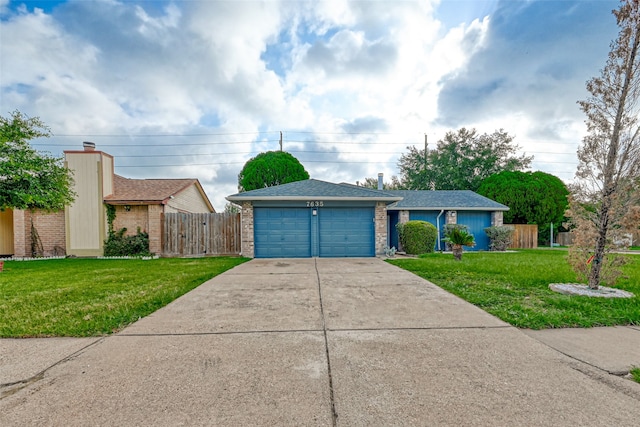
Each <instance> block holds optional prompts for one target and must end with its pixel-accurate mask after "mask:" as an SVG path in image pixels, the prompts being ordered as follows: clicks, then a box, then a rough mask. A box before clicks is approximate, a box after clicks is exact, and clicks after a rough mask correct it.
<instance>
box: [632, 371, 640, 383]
mask: <svg viewBox="0 0 640 427" xmlns="http://www.w3.org/2000/svg"><path fill="white" fill-rule="evenodd" d="M630 374H631V378H633V380H634V381H635V382H637V383H640V368H631V372H630Z"/></svg>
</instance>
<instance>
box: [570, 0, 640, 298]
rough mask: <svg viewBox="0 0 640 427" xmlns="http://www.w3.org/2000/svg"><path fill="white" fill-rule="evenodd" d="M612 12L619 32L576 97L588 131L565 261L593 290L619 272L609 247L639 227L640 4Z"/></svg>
mask: <svg viewBox="0 0 640 427" xmlns="http://www.w3.org/2000/svg"><path fill="white" fill-rule="evenodd" d="M613 13H614V15H615V17H616V20H617V24H618V26H619V27H620V32H619V34H618V37H617V38H616V40H614V42H613V43H612V44H611V51H610V52H609V57H608V59H607V62H606V65H605V67H604V69H602V71H601V73H600V76H599V77H594V78H592V79H591V80H589V81H588V82H587V90H588V91H589V93H590V96H589V97H588V98H587V99H586V100H583V101H580V102H578V103H579V104H580V107H581V109H582V111H583V112H584V113H585V115H586V120H585V122H586V125H587V131H588V134H587V136H586V137H584V139H583V140H582V144H581V145H580V147H578V153H577V154H578V170H577V172H576V178H577V180H576V183H575V185H573V186H572V191H571V197H570V213H571V215H570V216H571V220H572V222H573V224H574V226H575V228H574V230H573V232H574V235H575V236H576V239H574V244H573V245H572V247H571V249H570V253H569V260H570V263H571V264H572V266H573V267H574V270H575V271H576V273H577V274H578V275H579V276H580V277H584V276H585V275H586V277H587V280H588V283H589V287H590V288H593V289H597V288H598V287H599V286H600V284H601V283H602V282H604V283H615V278H617V277H618V276H619V270H618V271H615V270H616V269H617V265H616V264H619V263H616V262H614V261H612V259H615V257H616V255H615V254H613V253H611V252H612V250H614V249H615V248H616V246H617V244H618V243H617V242H621V241H623V240H622V239H621V237H622V234H623V233H625V232H627V233H628V232H629V231H631V230H630V229H629V225H633V224H634V223H635V225H636V226H637V224H638V223H637V222H636V221H634V220H633V218H632V217H634V216H635V217H637V215H638V209H637V207H638V205H640V200H639V197H640V194H639V193H640V192H639V191H638V182H639V177H640V122H639V120H638V119H639V117H640V52H639V49H640V3H639V2H638V1H637V0H622V1H621V3H620V8H619V9H618V10H614V11H613ZM576 241H577V242H579V243H576ZM587 259H588V260H589V262H585V261H586V260H587ZM585 265H588V269H587V271H585V270H584V268H585V267H584V266H585ZM610 267H613V268H610ZM606 270H610V271H606ZM584 273H586V274H584ZM605 277H609V278H610V279H607V280H605V279H604V278H605Z"/></svg>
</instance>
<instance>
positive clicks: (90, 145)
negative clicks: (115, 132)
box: [82, 141, 96, 151]
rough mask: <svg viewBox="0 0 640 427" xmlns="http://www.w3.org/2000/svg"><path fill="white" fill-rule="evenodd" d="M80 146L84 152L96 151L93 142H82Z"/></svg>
mask: <svg viewBox="0 0 640 427" xmlns="http://www.w3.org/2000/svg"><path fill="white" fill-rule="evenodd" d="M82 146H83V147H84V151H95V149H96V143H95V142H90V141H84V142H83V143H82Z"/></svg>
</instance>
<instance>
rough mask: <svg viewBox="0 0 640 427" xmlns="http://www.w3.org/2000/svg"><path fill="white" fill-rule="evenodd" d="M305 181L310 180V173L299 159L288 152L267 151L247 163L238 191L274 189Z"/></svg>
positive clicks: (239, 179) (243, 169) (240, 178)
mask: <svg viewBox="0 0 640 427" xmlns="http://www.w3.org/2000/svg"><path fill="white" fill-rule="evenodd" d="M305 179H309V173H308V172H307V171H306V170H305V168H304V166H302V165H301V164H300V162H299V161H298V159H296V158H295V157H293V156H292V155H291V154H289V153H287V152H286V151H267V152H265V153H260V154H258V155H257V156H255V157H254V158H252V159H250V160H249V161H248V162H247V163H245V165H244V167H243V168H242V171H240V174H239V175H238V191H250V190H256V189H259V188H266V187H273V186H274V185H281V184H287V183H289V182H296V181H303V180H305Z"/></svg>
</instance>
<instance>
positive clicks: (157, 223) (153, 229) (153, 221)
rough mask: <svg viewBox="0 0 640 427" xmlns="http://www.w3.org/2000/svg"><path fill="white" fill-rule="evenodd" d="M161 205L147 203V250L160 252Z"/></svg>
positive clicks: (154, 252)
mask: <svg viewBox="0 0 640 427" xmlns="http://www.w3.org/2000/svg"><path fill="white" fill-rule="evenodd" d="M162 210H163V206H162V205H149V229H148V230H147V233H149V252H151V253H152V254H158V255H159V254H161V253H162Z"/></svg>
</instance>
